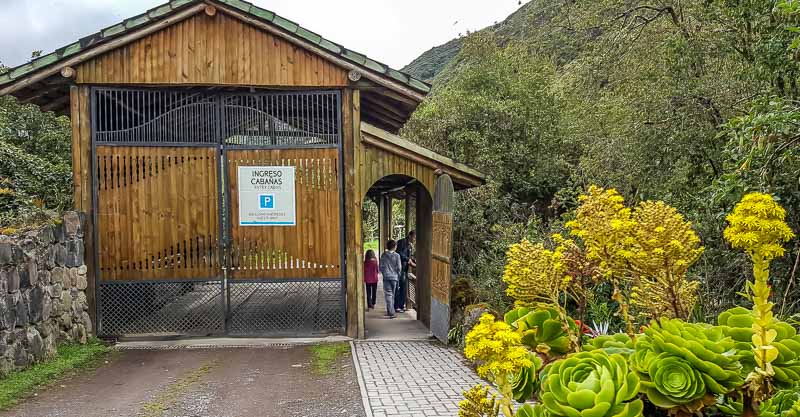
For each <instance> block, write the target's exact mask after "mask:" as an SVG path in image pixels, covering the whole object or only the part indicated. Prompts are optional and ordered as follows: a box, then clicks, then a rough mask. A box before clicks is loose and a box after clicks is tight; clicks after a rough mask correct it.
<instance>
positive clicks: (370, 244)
mask: <svg viewBox="0 0 800 417" xmlns="http://www.w3.org/2000/svg"><path fill="white" fill-rule="evenodd" d="M370 249H372V250H374V251H375V256H381V254H380V252H378V239H375V240H370V241H369V242H364V253H367V251H368V250H370Z"/></svg>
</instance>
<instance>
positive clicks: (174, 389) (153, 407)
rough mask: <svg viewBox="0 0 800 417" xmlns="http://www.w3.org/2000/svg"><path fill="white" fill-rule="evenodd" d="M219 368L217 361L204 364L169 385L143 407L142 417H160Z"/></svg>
mask: <svg viewBox="0 0 800 417" xmlns="http://www.w3.org/2000/svg"><path fill="white" fill-rule="evenodd" d="M216 366H217V361H212V362H208V363H205V364H203V366H201V367H199V368H197V369H194V370H192V371H190V372H187V373H186V374H184V375H183V376H182V377H181V378H180V379H178V380H176V381H175V382H173V383H171V384H169V385H168V386H167V387H166V388H164V389H163V390H162V391H161V392H159V393H157V394H156V395H155V397H154V398H153V399H152V400H151V401H149V402H147V403H145V404H144V405H143V406H142V412H141V413H140V414H139V416H141V417H159V416H161V415H163V414H164V412H165V411H167V410H169V409H170V408H171V407H172V406H174V405H175V403H176V402H177V400H178V398H180V396H181V395H183V394H184V393H186V392H187V391H189V389H190V388H191V387H192V385H194V384H195V383H197V382H199V381H200V379H202V378H203V377H204V376H206V375H208V373H209V372H211V370H212V369H213V368H214V367H216Z"/></svg>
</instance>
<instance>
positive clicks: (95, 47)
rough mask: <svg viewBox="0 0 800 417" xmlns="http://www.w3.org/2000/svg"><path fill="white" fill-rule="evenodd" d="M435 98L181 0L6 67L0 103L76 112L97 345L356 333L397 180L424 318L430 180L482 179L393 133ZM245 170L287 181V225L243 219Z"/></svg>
mask: <svg viewBox="0 0 800 417" xmlns="http://www.w3.org/2000/svg"><path fill="white" fill-rule="evenodd" d="M429 90H430V87H429V86H428V85H427V84H425V83H423V82H421V81H419V80H416V79H414V78H412V77H410V76H408V75H406V74H403V73H400V72H398V71H396V70H393V69H391V68H388V67H387V66H385V65H383V64H381V63H379V62H377V61H374V60H372V59H370V58H367V57H365V56H364V55H361V54H358V53H356V52H353V51H351V50H348V49H346V48H344V47H342V46H340V45H337V44H335V43H333V42H330V41H329V40H327V39H325V38H323V37H321V36H319V35H317V34H316V33H313V32H311V31H309V30H307V29H304V28H302V27H301V26H299V25H298V24H296V23H294V22H292V21H289V20H287V19H284V18H282V17H280V16H277V15H275V14H274V13H272V12H269V11H267V10H264V9H261V8H258V7H256V6H254V5H252V4H250V3H247V2H243V1H240V0H173V1H172V2H170V3H167V4H164V5H162V6H159V7H157V8H154V9H152V10H150V11H148V12H146V13H143V14H142V15H139V16H135V17H133V18H130V19H127V20H125V21H123V22H121V23H119V24H117V25H114V26H111V27H109V28H106V29H104V30H102V31H100V32H98V33H96V34H94V35H90V36H88V37H86V38H83V39H81V40H80V41H77V42H75V43H73V44H70V45H68V46H66V47H64V48H60V49H59V50H57V51H55V52H53V53H51V54H48V55H45V56H42V57H40V58H38V59H36V60H34V61H32V62H30V63H28V64H25V65H22V66H20V67H17V68H14V69H12V70H10V71H9V72H7V73H5V74H2V75H0V95H6V94H11V95H14V96H16V97H17V98H18V99H19V100H21V101H23V102H29V103H34V104H37V105H39V106H40V107H41V108H42V109H43V110H46V111H50V110H52V111H55V112H57V113H60V114H65V115H69V116H70V117H71V119H72V152H73V181H74V187H75V193H74V197H75V207H76V208H77V209H79V210H81V211H84V212H85V213H86V214H87V219H88V220H89V227H88V231H87V234H86V236H85V245H86V254H87V258H88V259H87V262H86V263H87V265H89V275H90V277H91V278H92V279H91V280H90V287H89V289H88V297H89V301H90V304H91V305H92V314H93V315H94V316H95V317H94V318H95V321H94V322H95V323H97V329H96V331H97V333H98V334H99V335H101V336H122V335H174V334H178V335H211V334H232V335H278V334H303V335H305V334H324V333H330V332H337V333H346V334H348V335H350V336H353V337H363V335H364V314H363V309H362V308H361V306H362V305H363V297H364V290H363V285H362V282H363V277H362V268H361V263H362V261H363V259H362V257H363V250H362V243H363V242H361V230H360V228H361V202H362V199H363V197H364V195H366V193H367V192H368V191H369V190H370V189H371V187H372V186H373V185H374V184H376V183H377V182H379V181H383V183H384V184H386V183H387V181H388V183H391V181H392V179H393V178H399V177H400V176H404V177H406V178H412V179H413V180H414V189H415V190H416V191H415V192H416V193H417V196H416V201H417V204H416V218H417V230H418V245H417V254H418V255H417V258H418V264H419V267H418V273H417V276H418V277H419V280H420V281H419V285H418V294H417V298H418V306H419V308H418V310H419V317H420V319H421V320H422V321H424V322H425V323H426V324H428V325H430V323H431V314H432V313H431V301H430V299H431V297H432V296H436V295H435V294H432V288H431V282H432V279H435V281H436V282H438V283H439V287H440V288H439V292H441V291H444V290H445V288H444V287H447V286H448V285H447V284H444V287H442V284H441V282H443V281H441V279H440V278H441V276H444V275H446V276H447V279H449V273H450V271H449V267H442V266H441V265H439V264H438V263H437V262H438V261H437V259H439V257H440V256H439V255H441V254H439V255H436V253H438V252H435V251H436V250H438V249H436V248H437V247H438V246H437V245H439V243H437V242H439V240H441V239H440V237H439V236H438V235H436V236H434V233H435V230H437V229H436V228H435V227H434V215H433V202H434V198H435V197H436V195H435V194H436V193H439V191H438V190H439V188H437V185H436V184H437V182H440V181H441V180H440V178H452V183H453V185H454V186H455V189H464V188H469V187H474V186H479V185H481V184H482V183H483V181H484V177H483V175H482V174H481V173H479V172H477V171H475V170H472V169H470V168H468V167H466V166H464V165H462V164H459V163H456V162H455V161H452V160H450V159H448V158H445V157H443V156H441V155H438V154H435V153H433V152H431V151H429V150H427V149H424V148H422V147H420V146H418V145H415V144H413V143H412V142H410V141H407V140H405V139H403V138H400V137H398V136H396V135H395V133H396V132H397V131H398V129H399V128H400V127H401V126H402V125H403V124H404V123H405V121H406V120H407V119H408V117H409V116H410V114H411V113H412V112H413V111H414V109H415V108H416V106H417V105H418V104H419V103H420V102H421V100H422V99H423V98H424V96H425V95H426V94H427V93H428V91H429ZM251 168H252V169H251ZM243 169H244V170H243ZM253 169H256V170H257V171H259V172H260V171H262V170H263V171H270V169H272V170H274V171H275V172H277V171H281V172H291V173H292V176H293V177H292V178H291V180H287V181H289V183H291V185H292V187H291V190H292V191H291V193H292V196H293V198H294V205H293V211H292V212H293V214H294V217H293V220H292V222H283V223H280V222H276V223H274V224H269V225H266V224H265V223H259V222H256V223H258V225H256V224H255V223H253V222H249V221H245V219H243V218H241V216H243V215H245V214H247V213H248V212H247V210H249V209H247V208H245V207H244V206H243V207H242V210H240V206H239V204H240V202H241V201H243V200H242V198H244V197H241V196H240V192H243V191H241V190H242V189H243V188H242V187H240V185H243V183H240V181H242V178H243V177H241V175H242V172H250V171H252V170H253ZM270 172H272V171H270ZM254 175H255V174H254ZM270 175H272V174H270ZM287 175H288V174H287ZM287 178H288V177H287ZM387 178H388V180H387ZM242 195H243V194H242ZM261 208H264V209H272V207H270V206H262V207H261ZM243 210H244V211H243ZM243 213H244V214H243ZM448 256H449V255H448ZM437 271H438V272H437ZM434 275H435V277H434ZM434 321H435V320H434Z"/></svg>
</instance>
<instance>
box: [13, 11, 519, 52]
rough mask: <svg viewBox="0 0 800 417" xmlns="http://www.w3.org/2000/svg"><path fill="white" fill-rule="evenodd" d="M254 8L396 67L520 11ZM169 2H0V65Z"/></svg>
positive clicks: (78, 37)
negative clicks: (279, 16)
mask: <svg viewBox="0 0 800 417" xmlns="http://www.w3.org/2000/svg"><path fill="white" fill-rule="evenodd" d="M251 1H252V2H253V3H255V4H257V5H258V6H261V7H264V8H266V9H269V10H272V11H274V12H276V13H278V14H279V15H281V16H284V17H286V18H288V19H291V20H294V21H296V22H298V23H300V24H301V25H303V26H304V27H306V28H307V29H310V30H312V31H314V32H317V33H319V34H321V35H323V36H324V37H326V38H328V39H331V40H333V41H334V42H338V43H341V44H342V45H344V46H346V47H347V48H350V49H353V50H355V51H358V52H361V53H364V54H366V55H368V56H370V57H371V58H373V59H376V60H378V61H381V62H384V63H386V64H389V65H390V66H392V67H394V68H400V67H402V66H403V65H405V64H407V63H409V62H410V61H411V60H413V59H414V58H416V57H417V56H418V55H419V54H421V53H422V52H424V51H426V50H428V49H430V48H431V47H433V46H436V45H440V44H442V43H445V42H447V41H449V40H450V39H452V38H454V37H456V36H458V35H459V34H464V33H466V32H467V31H471V30H473V31H474V30H477V29H481V28H483V27H485V26H489V25H491V24H492V23H494V22H497V21H500V20H503V19H504V18H505V17H506V16H507V15H508V14H510V13H511V12H513V11H514V10H516V8H517V7H518V0H403V1H400V0H346V1H345V0H251ZM164 2H166V0H0V4H2V5H0V11H1V12H0V62H2V63H3V64H5V65H7V66H17V65H20V64H23V63H25V62H27V61H29V60H30V54H31V52H33V51H35V50H42V51H43V52H44V53H48V52H52V51H53V50H55V49H56V48H59V47H62V46H65V45H67V44H69V43H71V42H73V41H75V40H77V39H80V38H81V37H84V36H86V35H90V34H92V33H95V32H97V31H99V30H100V29H103V28H105V27H108V26H111V25H113V24H116V23H118V22H120V21H122V20H124V19H126V18H128V17H132V16H135V15H137V14H139V13H142V12H145V11H146V10H148V9H150V8H152V7H155V6H157V5H160V4H162V3H164ZM453 22H457V23H455V24H454V23H453Z"/></svg>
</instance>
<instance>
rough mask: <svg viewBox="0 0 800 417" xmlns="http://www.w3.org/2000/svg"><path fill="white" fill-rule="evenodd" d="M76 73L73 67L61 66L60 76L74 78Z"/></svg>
mask: <svg viewBox="0 0 800 417" xmlns="http://www.w3.org/2000/svg"><path fill="white" fill-rule="evenodd" d="M77 75H78V71H75V68H72V67H64V68H61V76H62V77H64V78H66V79H68V80H74V79H75V77H76V76H77Z"/></svg>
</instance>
